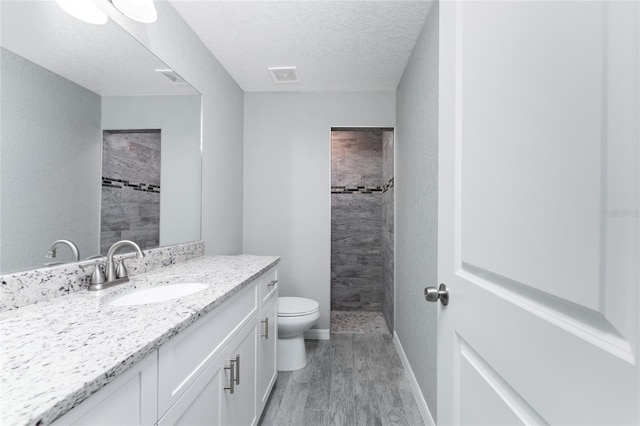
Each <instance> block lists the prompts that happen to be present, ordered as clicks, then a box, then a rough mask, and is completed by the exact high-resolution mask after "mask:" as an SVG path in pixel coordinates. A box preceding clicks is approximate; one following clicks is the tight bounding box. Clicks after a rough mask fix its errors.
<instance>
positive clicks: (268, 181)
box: [244, 92, 395, 329]
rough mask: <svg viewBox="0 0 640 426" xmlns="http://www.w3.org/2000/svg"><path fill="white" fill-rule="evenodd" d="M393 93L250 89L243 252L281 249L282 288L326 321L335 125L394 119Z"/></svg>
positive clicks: (322, 325)
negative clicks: (312, 305)
mask: <svg viewBox="0 0 640 426" xmlns="http://www.w3.org/2000/svg"><path fill="white" fill-rule="evenodd" d="M394 125H395V93H394V92H367V93H246V94H245V130H244V133H245V142H244V143H245V152H244V159H245V164H244V167H245V175H244V252H245V253H248V254H265V255H266V254H276V255H279V256H282V261H281V263H280V265H279V267H278V271H279V280H280V283H279V286H280V294H281V295H282V296H301V297H308V298H311V299H315V300H317V301H318V302H319V303H320V320H319V322H318V324H317V325H316V327H315V328H319V329H329V309H330V303H329V301H330V279H331V193H330V186H331V127H394Z"/></svg>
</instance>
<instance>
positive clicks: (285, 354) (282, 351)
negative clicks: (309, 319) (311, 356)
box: [277, 334, 307, 371]
mask: <svg viewBox="0 0 640 426" xmlns="http://www.w3.org/2000/svg"><path fill="white" fill-rule="evenodd" d="M306 365H307V348H306V347H305V346H304V335H303V334H300V335H298V336H295V337H288V338H282V337H279V338H278V361H277V367H278V371H294V370H300V369H301V368H304V367H305V366H306Z"/></svg>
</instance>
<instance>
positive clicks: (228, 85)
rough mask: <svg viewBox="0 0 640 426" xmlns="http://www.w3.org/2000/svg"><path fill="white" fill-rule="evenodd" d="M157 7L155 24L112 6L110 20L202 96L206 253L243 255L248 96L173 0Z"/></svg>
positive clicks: (203, 201) (203, 230) (158, 4)
mask: <svg viewBox="0 0 640 426" xmlns="http://www.w3.org/2000/svg"><path fill="white" fill-rule="evenodd" d="M155 6H156V9H157V10H158V20H157V21H156V22H154V23H153V25H147V24H141V23H139V22H135V21H133V20H131V19H129V18H127V17H126V16H124V15H122V14H120V13H119V12H117V11H116V10H115V9H114V8H109V12H108V13H109V18H110V19H112V20H113V21H115V22H116V23H118V25H120V26H121V27H122V28H124V29H125V30H126V31H127V32H129V33H130V34H131V35H132V36H133V37H134V38H136V39H137V40H138V41H139V42H140V43H142V44H143V45H144V46H145V47H147V48H148V49H149V50H150V51H151V52H152V53H154V54H155V55H156V56H157V57H158V58H160V60H162V61H163V62H164V63H165V64H167V66H169V67H170V68H172V69H173V70H174V71H176V72H177V73H178V74H179V75H180V76H182V77H183V78H184V79H185V80H187V81H188V82H189V83H190V84H191V85H192V86H193V87H194V88H195V89H196V90H198V91H199V92H200V93H201V94H202V144H203V149H202V239H203V240H204V241H205V252H206V254H238V253H241V252H242V230H243V228H242V199H243V197H242V186H243V183H242V179H243V153H242V151H243V108H244V93H243V91H242V89H241V88H240V86H238V84H237V83H236V82H235V81H234V80H233V79H232V78H231V76H230V75H229V74H228V73H227V71H226V70H225V69H224V67H223V66H222V65H221V64H220V62H218V60H217V59H216V58H215V57H214V56H213V55H212V54H211V52H210V51H209V50H208V49H207V48H206V46H205V45H204V44H203V43H202V41H201V40H200V39H199V38H198V36H196V34H195V33H194V32H193V30H192V29H191V28H190V27H189V26H188V25H187V24H186V22H184V19H182V17H181V16H180V15H179V14H178V13H177V12H176V10H175V9H174V8H173V7H172V6H171V4H170V3H169V2H167V1H159V2H155ZM161 238H162V236H161ZM269 254H279V253H278V252H271V253H269Z"/></svg>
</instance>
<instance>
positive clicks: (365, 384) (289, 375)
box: [260, 333, 424, 426]
mask: <svg viewBox="0 0 640 426" xmlns="http://www.w3.org/2000/svg"><path fill="white" fill-rule="evenodd" d="M306 345H307V357H308V363H307V366H306V367H305V368H304V369H302V370H298V371H290V372H282V371H281V372H279V373H278V380H277V382H276V384H275V386H274V389H273V391H272V393H271V396H270V398H269V402H268V403H267V407H266V408H265V410H264V413H263V416H262V418H261V419H260V425H261V426H289V425H291V426H323V425H336V426H352V425H363V426H365V425H366V426H376V425H380V426H387V425H389V426H391V425H403V426H419V425H424V423H423V421H422V418H421V416H420V412H419V409H418V406H417V404H416V402H415V399H414V397H413V394H412V392H411V389H410V387H409V381H408V379H407V378H406V375H405V371H404V368H403V367H402V363H401V362H400V358H399V357H398V353H397V352H396V349H395V347H394V346H393V341H392V338H391V335H389V334H380V333H365V334H362V333H361V334H348V333H341V334H332V335H331V340H307V341H306Z"/></svg>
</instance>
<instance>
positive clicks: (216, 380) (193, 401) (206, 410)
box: [158, 353, 229, 426]
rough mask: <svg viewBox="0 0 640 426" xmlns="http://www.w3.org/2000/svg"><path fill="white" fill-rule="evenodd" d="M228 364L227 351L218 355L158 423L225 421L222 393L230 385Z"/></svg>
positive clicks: (200, 423)
mask: <svg viewBox="0 0 640 426" xmlns="http://www.w3.org/2000/svg"><path fill="white" fill-rule="evenodd" d="M228 366H229V362H228V360H227V355H226V353H223V354H221V355H220V356H218V357H217V358H216V359H214V360H213V362H211V363H210V364H209V365H208V366H207V368H206V369H205V370H204V371H203V372H202V374H201V375H200V376H199V377H198V379H197V380H196V381H195V382H193V384H192V385H191V386H190V387H189V389H187V390H186V392H185V393H184V394H183V395H182V396H181V397H180V398H179V399H178V401H176V403H175V404H174V405H173V406H172V407H171V409H170V410H169V411H167V414H165V415H164V416H163V417H162V418H161V419H160V421H158V426H165V425H185V426H191V425H223V424H224V423H223V420H222V419H223V417H222V416H223V414H224V409H223V407H222V394H223V393H224V392H225V387H226V386H228V380H227V379H225V367H228Z"/></svg>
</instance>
